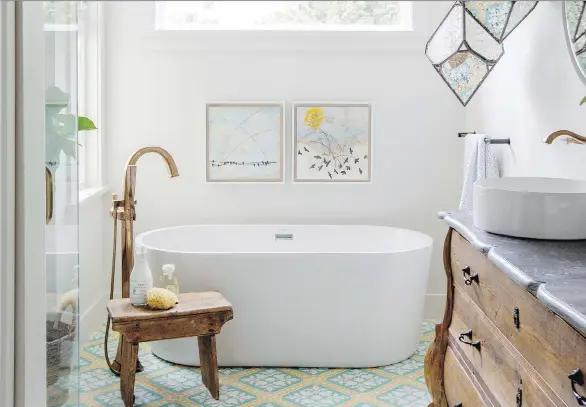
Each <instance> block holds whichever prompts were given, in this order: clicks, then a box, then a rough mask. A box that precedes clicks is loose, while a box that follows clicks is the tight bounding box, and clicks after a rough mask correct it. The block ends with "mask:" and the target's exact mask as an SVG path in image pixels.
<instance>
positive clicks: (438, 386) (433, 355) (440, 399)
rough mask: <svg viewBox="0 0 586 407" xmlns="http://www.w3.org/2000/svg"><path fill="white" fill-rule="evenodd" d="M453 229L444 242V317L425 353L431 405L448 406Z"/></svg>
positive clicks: (426, 379) (452, 295) (426, 380)
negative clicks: (446, 374) (446, 370)
mask: <svg viewBox="0 0 586 407" xmlns="http://www.w3.org/2000/svg"><path fill="white" fill-rule="evenodd" d="M451 246H452V229H451V228H450V230H449V231H448V235H447V236H446V240H445V243H444V254H443V256H444V269H445V272H446V277H447V282H448V289H447V300H446V309H445V311H444V319H443V321H442V323H441V324H437V325H436V326H435V339H434V341H433V344H432V345H431V346H430V348H429V350H428V351H427V354H426V355H425V383H426V384H427V389H428V390H429V393H430V394H431V400H432V402H431V404H430V405H429V407H448V402H447V400H446V393H445V389H444V359H445V356H446V350H447V348H448V328H449V327H450V325H451V323H452V311H453V308H454V302H453V298H454V282H453V278H452V264H451V263H452V262H451V256H450V252H451Z"/></svg>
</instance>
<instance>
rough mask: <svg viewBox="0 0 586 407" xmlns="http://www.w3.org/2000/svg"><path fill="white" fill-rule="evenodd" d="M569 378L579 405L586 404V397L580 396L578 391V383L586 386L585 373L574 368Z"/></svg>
mask: <svg viewBox="0 0 586 407" xmlns="http://www.w3.org/2000/svg"><path fill="white" fill-rule="evenodd" d="M568 378H569V379H570V380H571V382H572V393H574V397H576V401H577V402H578V405H579V406H586V397H582V396H580V394H579V393H578V391H577V390H576V385H577V384H578V385H580V386H584V374H583V373H582V371H581V370H580V369H576V370H574V371H573V372H572V373H570V374H569V375H568Z"/></svg>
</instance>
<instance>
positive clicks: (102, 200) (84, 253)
mask: <svg viewBox="0 0 586 407" xmlns="http://www.w3.org/2000/svg"><path fill="white" fill-rule="evenodd" d="M109 205H110V197H109V196H108V195H107V194H106V195H104V194H100V193H98V194H97V195H96V196H94V197H92V198H90V199H88V200H86V201H84V202H82V204H81V206H80V208H79V307H80V329H81V337H80V338H81V341H82V343H83V342H84V341H86V340H88V339H89V336H90V335H91V334H92V333H94V332H95V331H96V330H98V329H99V328H100V326H101V325H102V324H103V323H104V322H105V321H106V315H107V314H106V302H107V300H108V298H109V297H108V295H109V290H110V256H111V251H112V246H111V244H107V243H108V242H111V239H112V221H111V220H112V218H110V216H109V215H108V211H109V209H110V207H109ZM105 236H107V237H108V238H109V239H104V238H103V237H105Z"/></svg>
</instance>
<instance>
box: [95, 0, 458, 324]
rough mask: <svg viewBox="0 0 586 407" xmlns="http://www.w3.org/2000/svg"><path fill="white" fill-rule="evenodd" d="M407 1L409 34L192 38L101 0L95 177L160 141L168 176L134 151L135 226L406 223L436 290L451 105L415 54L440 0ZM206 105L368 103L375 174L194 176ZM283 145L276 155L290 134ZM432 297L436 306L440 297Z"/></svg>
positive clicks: (440, 276)
mask: <svg viewBox="0 0 586 407" xmlns="http://www.w3.org/2000/svg"><path fill="white" fill-rule="evenodd" d="M414 3H415V10H414V16H415V32H413V33H386V35H385V34H378V36H376V34H375V37H368V36H366V38H365V37H364V36H358V37H356V36H353V34H350V35H346V36H342V37H340V36H338V37H336V36H335V35H334V36H332V35H329V36H328V35H317V36H316V35H315V34H305V35H304V36H302V37H296V38H291V35H290V34H289V35H287V34H282V35H281V36H279V37H278V40H275V39H274V38H275V37H271V38H269V39H268V40H267V38H266V37H263V36H262V35H249V36H236V37H235V36H234V35H233V34H228V35H225V36H224V35H221V34H220V35H219V37H218V36H212V37H206V38H205V39H203V40H202V38H201V37H198V36H200V35H201V34H200V33H197V32H173V33H169V32H167V33H164V32H153V31H152V27H153V21H154V4H153V2H136V1H132V2H129V1H126V2H124V1H117V2H108V3H107V9H106V13H107V15H106V24H107V28H106V29H107V95H108V96H107V97H108V100H107V103H106V104H107V112H106V114H107V117H108V124H107V128H106V134H107V136H108V143H107V144H108V148H107V152H106V157H107V169H108V170H107V171H108V174H107V180H108V184H109V185H112V186H114V188H115V189H116V190H117V191H118V192H121V188H122V175H123V170H124V165H125V162H126V160H127V158H128V156H129V155H130V154H131V153H132V152H133V151H134V150H136V149H138V148H140V147H144V146H147V145H160V146H162V147H164V148H166V149H168V150H169V151H170V152H171V153H172V155H173V156H174V157H175V159H176V161H177V165H178V167H179V172H180V177H179V178H176V179H168V178H167V174H166V169H165V167H164V165H163V163H162V161H161V160H160V159H159V158H158V157H155V156H145V157H144V158H142V159H141V161H140V164H139V170H138V181H137V197H138V215H137V223H136V232H137V233H140V232H141V231H145V230H148V229H152V228H158V227H165V226H172V225H180V224H193V223H254V222H256V223H343V224H359V223H364V224H380V225H395V226H400V227H406V228H412V229H417V230H421V231H423V232H426V233H428V234H430V235H431V236H433V238H434V239H435V241H436V250H435V252H434V254H433V270H432V275H431V279H430V283H429V290H428V292H429V293H430V294H443V293H444V292H445V287H444V285H445V282H444V273H443V268H442V266H441V251H440V248H441V245H442V243H443V239H444V236H445V232H446V229H447V228H446V227H445V225H444V224H443V223H442V222H441V221H439V220H437V216H436V214H437V212H438V211H439V210H442V209H447V208H454V207H455V206H456V205H457V202H458V198H459V192H460V185H461V157H462V151H463V143H462V141H461V140H458V138H457V137H456V133H457V132H458V131H463V129H464V113H463V108H462V106H461V105H460V104H459V102H458V101H457V100H456V98H455V97H454V96H453V95H452V94H451V92H450V91H449V89H447V88H446V86H445V84H444V83H443V81H442V80H441V79H440V77H439V76H438V75H437V73H436V72H435V71H434V69H433V67H432V66H431V65H430V63H429V62H428V60H427V58H426V56H425V55H424V47H425V42H426V41H427V39H428V38H429V36H430V35H431V33H432V32H433V30H434V29H435V27H436V26H437V24H438V23H439V22H440V21H441V19H442V18H443V16H444V15H445V13H446V12H447V10H448V9H449V7H450V6H451V2H414ZM367 34H368V33H367ZM370 39H372V41H371V40H370ZM218 100H224V101H227V100H232V101H235V100H245V101H250V100H262V101H267V100H276V101H295V100H302V101H311V100H319V101H323V100H330V101H336V100H342V101H349V100H350V101H351V100H358V101H365V100H366V101H371V102H372V103H373V107H374V108H373V115H374V155H375V157H374V162H373V164H374V170H373V177H374V182H373V183H372V184H351V185H324V184H321V185H307V184H292V183H291V181H290V180H291V169H290V166H287V168H286V180H287V182H286V183H284V184H271V185H245V184H232V185H218V184H206V183H205V148H206V145H205V103H206V101H218ZM287 134H288V135H289V129H288V133H287ZM287 148H288V153H287V157H289V154H290V140H289V139H288V140H287ZM435 300H436V301H435V302H434V303H433V304H432V303H430V304H431V305H430V307H431V308H434V309H435V313H436V315H437V312H438V311H441V309H442V308H443V298H441V297H437V298H435Z"/></svg>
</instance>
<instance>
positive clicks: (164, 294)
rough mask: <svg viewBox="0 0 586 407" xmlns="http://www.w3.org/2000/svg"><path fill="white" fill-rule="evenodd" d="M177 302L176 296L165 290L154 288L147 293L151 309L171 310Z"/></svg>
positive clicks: (148, 304)
mask: <svg viewBox="0 0 586 407" xmlns="http://www.w3.org/2000/svg"><path fill="white" fill-rule="evenodd" d="M177 302H178V301H177V297H176V296H175V294H173V293H172V292H171V291H169V290H166V289H164V288H158V287H154V288H151V289H150V290H149V291H148V292H147V306H148V307H149V308H150V309H162V310H165V309H171V308H173V307H174V306H175V304H177Z"/></svg>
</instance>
